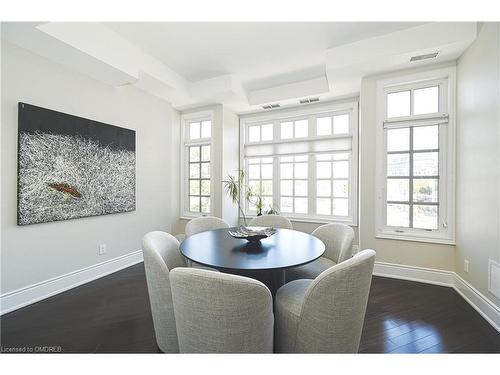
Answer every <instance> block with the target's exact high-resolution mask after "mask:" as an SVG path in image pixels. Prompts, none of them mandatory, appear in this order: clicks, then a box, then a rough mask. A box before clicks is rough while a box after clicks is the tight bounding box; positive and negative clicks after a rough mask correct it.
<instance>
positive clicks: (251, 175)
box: [247, 158, 273, 211]
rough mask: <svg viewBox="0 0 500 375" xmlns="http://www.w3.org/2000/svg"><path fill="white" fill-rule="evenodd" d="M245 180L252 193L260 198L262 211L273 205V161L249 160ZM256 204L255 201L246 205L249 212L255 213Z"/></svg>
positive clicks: (270, 159) (266, 159) (268, 159)
mask: <svg viewBox="0 0 500 375" xmlns="http://www.w3.org/2000/svg"><path fill="white" fill-rule="evenodd" d="M247 179H248V186H249V187H250V189H251V190H252V192H253V193H255V194H258V195H260V197H262V203H263V204H264V210H266V211H267V210H269V209H270V208H271V207H272V205H273V159H272V158H251V159H249V160H248V174H247ZM256 203H257V202H256V201H255V199H251V201H250V202H249V203H248V204H249V209H250V210H251V211H257V207H256Z"/></svg>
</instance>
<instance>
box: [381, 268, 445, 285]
mask: <svg viewBox="0 0 500 375" xmlns="http://www.w3.org/2000/svg"><path fill="white" fill-rule="evenodd" d="M373 274H374V275H375V276H383V277H391V278H394V279H401V280H409V281H418V282H421V283H426V284H434V285H441V286H449V287H452V286H453V283H454V282H453V280H454V277H455V272H451V271H443V270H436V269H432V268H423V267H413V266H405V265H402V264H394V263H384V262H375V268H374V270H373Z"/></svg>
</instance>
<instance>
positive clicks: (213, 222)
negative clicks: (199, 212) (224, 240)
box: [185, 216, 229, 237]
mask: <svg viewBox="0 0 500 375" xmlns="http://www.w3.org/2000/svg"><path fill="white" fill-rule="evenodd" d="M222 228H229V224H228V223H227V222H226V221H225V220H222V219H220V218H218V217H215V216H200V217H197V218H196V219H192V220H190V221H189V222H188V223H187V224H186V230H185V232H186V236H187V237H189V236H192V235H193V234H196V233H200V232H205V231H207V230H213V229H222Z"/></svg>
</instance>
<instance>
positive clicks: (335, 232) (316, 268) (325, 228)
mask: <svg viewBox="0 0 500 375" xmlns="http://www.w3.org/2000/svg"><path fill="white" fill-rule="evenodd" d="M312 235H313V236H315V237H317V238H319V239H320V240H321V241H323V242H324V244H325V247H326V249H325V253H324V254H323V256H322V257H320V258H319V259H316V260H315V261H314V262H311V263H308V264H306V265H304V266H300V267H295V268H291V269H289V270H287V271H286V278H287V281H291V280H297V279H314V278H316V277H317V276H318V275H319V274H320V273H321V272H323V271H325V270H327V269H328V268H330V267H333V266H334V265H336V264H337V263H340V262H343V261H345V260H347V259H349V258H351V257H352V242H353V241H354V231H353V230H352V228H351V227H349V226H347V225H345V224H337V223H332V224H325V225H322V226H320V227H318V228H316V230H314V232H312Z"/></svg>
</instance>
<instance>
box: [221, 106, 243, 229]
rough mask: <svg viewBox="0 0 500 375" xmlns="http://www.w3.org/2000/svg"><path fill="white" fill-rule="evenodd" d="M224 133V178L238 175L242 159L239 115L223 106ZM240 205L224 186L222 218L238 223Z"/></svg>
mask: <svg viewBox="0 0 500 375" xmlns="http://www.w3.org/2000/svg"><path fill="white" fill-rule="evenodd" d="M222 122H223V133H222V144H223V147H222V179H223V180H225V179H227V176H228V175H229V174H231V175H238V169H239V164H240V163H239V160H240V147H239V144H240V142H239V140H240V138H239V137H240V131H239V129H240V120H239V118H238V116H237V115H236V114H235V113H234V112H232V111H230V110H229V109H227V108H226V107H224V108H223V121H222ZM238 217H239V212H238V205H236V204H234V203H233V201H232V200H231V198H230V197H229V196H228V195H227V193H226V191H225V189H224V186H222V218H223V219H224V220H226V221H227V222H228V223H229V225H231V226H236V225H238Z"/></svg>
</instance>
